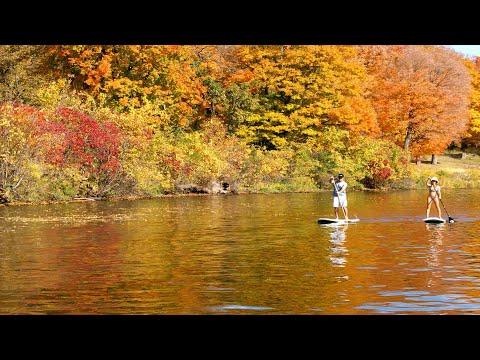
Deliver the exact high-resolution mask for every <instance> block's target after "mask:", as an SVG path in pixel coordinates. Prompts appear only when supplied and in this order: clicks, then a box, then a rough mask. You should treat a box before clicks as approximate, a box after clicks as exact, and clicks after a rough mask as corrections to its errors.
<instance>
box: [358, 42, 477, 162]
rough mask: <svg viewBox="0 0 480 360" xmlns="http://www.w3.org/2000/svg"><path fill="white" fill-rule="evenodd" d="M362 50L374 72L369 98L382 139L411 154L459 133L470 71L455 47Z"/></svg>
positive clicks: (439, 148) (431, 149)
mask: <svg viewBox="0 0 480 360" xmlns="http://www.w3.org/2000/svg"><path fill="white" fill-rule="evenodd" d="M362 55H363V61H364V64H366V66H367V69H368V70H369V73H370V74H372V75H374V82H373V86H372V90H373V91H372V93H371V99H372V102H373V106H374V108H375V110H376V113H377V116H378V123H379V126H380V128H381V129H382V132H383V134H384V135H385V136H386V137H387V138H390V139H392V140H393V141H394V142H395V143H396V144H397V145H399V146H402V147H403V148H404V150H406V151H409V152H410V153H411V154H412V155H413V156H414V157H415V158H417V159H418V158H419V157H420V156H422V155H427V154H433V155H438V154H441V153H442V152H443V151H444V150H445V148H446V147H447V146H448V145H449V144H451V143H452V142H453V141H458V140H459V139H460V138H461V136H462V135H463V133H464V131H465V129H466V124H467V121H468V114H467V106H468V92H469V85H468V84H469V81H470V75H469V74H468V71H467V70H466V68H465V66H464V64H463V62H462V58H461V57H460V56H459V55H458V54H457V53H456V52H455V51H453V50H450V49H448V48H446V47H437V46H417V45H411V46H407V45H404V46H389V47H383V48H380V49H373V50H372V47H370V48H368V49H367V50H366V51H365V52H364V53H363V54H362ZM432 160H433V159H432Z"/></svg>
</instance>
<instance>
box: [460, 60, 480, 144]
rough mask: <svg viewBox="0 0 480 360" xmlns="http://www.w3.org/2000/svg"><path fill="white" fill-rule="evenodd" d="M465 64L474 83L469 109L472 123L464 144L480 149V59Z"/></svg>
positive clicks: (470, 122)
mask: <svg viewBox="0 0 480 360" xmlns="http://www.w3.org/2000/svg"><path fill="white" fill-rule="evenodd" d="M465 64H466V66H467V69H468V70H469V72H470V74H471V75H472V83H471V93H470V108H469V115H470V121H469V123H468V130H467V133H466V135H465V138H464V139H463V142H462V144H463V145H466V146H473V147H480V57H476V58H475V60H474V61H471V60H469V59H465Z"/></svg>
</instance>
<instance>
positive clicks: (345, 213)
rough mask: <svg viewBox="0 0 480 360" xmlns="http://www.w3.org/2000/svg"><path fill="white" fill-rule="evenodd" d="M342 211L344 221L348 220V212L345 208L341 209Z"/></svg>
mask: <svg viewBox="0 0 480 360" xmlns="http://www.w3.org/2000/svg"><path fill="white" fill-rule="evenodd" d="M342 210H343V216H344V217H345V220H348V210H347V208H346V207H342Z"/></svg>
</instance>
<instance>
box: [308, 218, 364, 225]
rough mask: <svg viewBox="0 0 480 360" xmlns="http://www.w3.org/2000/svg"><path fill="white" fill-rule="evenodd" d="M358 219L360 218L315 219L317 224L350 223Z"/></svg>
mask: <svg viewBox="0 0 480 360" xmlns="http://www.w3.org/2000/svg"><path fill="white" fill-rule="evenodd" d="M358 221H360V219H348V220H345V219H330V218H320V219H317V222H318V223H319V224H347V223H348V224H350V223H355V222H358Z"/></svg>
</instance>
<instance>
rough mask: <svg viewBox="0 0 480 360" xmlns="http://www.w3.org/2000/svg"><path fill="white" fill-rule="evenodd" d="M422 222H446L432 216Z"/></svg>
mask: <svg viewBox="0 0 480 360" xmlns="http://www.w3.org/2000/svg"><path fill="white" fill-rule="evenodd" d="M423 221H424V222H426V223H429V224H443V223H445V222H446V221H447V220H445V219H442V218H439V217H434V216H433V217H428V218H425V219H423Z"/></svg>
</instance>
